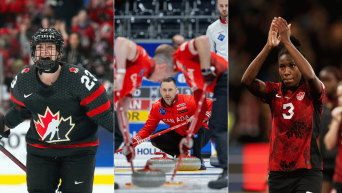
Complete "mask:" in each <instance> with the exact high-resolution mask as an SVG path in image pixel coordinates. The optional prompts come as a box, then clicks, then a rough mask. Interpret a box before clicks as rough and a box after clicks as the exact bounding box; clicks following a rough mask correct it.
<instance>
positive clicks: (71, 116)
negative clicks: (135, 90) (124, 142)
mask: <svg viewBox="0 0 342 193" xmlns="http://www.w3.org/2000/svg"><path fill="white" fill-rule="evenodd" d="M63 45H64V40H63V38H62V36H61V35H60V33H58V32H57V31H56V30H55V29H54V28H51V29H39V30H38V31H37V32H36V33H35V34H34V35H33V36H32V39H31V58H32V60H33V61H34V65H33V66H30V67H27V68H25V69H23V70H22V71H21V72H20V73H19V74H18V75H17V76H16V77H15V78H14V80H13V82H12V84H11V88H10V93H11V98H12V102H13V105H14V106H13V107H12V108H11V109H10V110H9V112H8V113H7V114H6V115H5V116H1V117H0V135H1V136H3V137H8V135H9V134H10V130H9V129H8V128H14V127H16V126H17V125H19V124H20V123H21V122H23V121H24V120H26V119H28V118H31V124H30V128H29V130H28V132H27V134H26V142H27V145H26V147H27V162H26V167H27V176H26V180H27V190H28V192H29V193H36V192H37V193H38V192H55V190H56V189H57V187H58V184H59V181H60V180H61V181H62V182H61V185H60V186H59V190H58V191H61V192H92V189H93V180H94V170H95V155H96V151H97V147H98V145H99V140H98V136H97V128H98V125H101V126H102V127H104V128H105V129H107V130H108V131H109V132H113V117H114V115H113V110H112V108H111V106H110V101H109V100H108V98H107V94H106V90H105V88H104V86H103V85H101V84H100V83H99V82H98V81H97V79H96V78H95V77H94V76H93V75H92V74H91V73H90V72H89V71H88V70H86V69H84V68H82V67H80V66H76V65H72V64H68V63H64V62H62V61H61V60H60V59H61V58H62V55H63Z"/></svg>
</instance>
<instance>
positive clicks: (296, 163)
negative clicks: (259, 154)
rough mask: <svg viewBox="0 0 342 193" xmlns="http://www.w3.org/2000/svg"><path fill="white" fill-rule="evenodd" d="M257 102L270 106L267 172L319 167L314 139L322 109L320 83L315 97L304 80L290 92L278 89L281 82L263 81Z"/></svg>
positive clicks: (319, 161) (320, 158) (317, 131)
mask: <svg viewBox="0 0 342 193" xmlns="http://www.w3.org/2000/svg"><path fill="white" fill-rule="evenodd" d="M265 84H266V95H265V96H264V98H261V101H263V102H266V103H268V104H269V105H270V108H271V111H272V131H271V137H270V157H269V163H268V170H269V171H284V172H289V171H294V170H296V169H299V168H307V169H312V168H316V169H322V157H321V154H320V152H319V149H318V145H317V138H318V135H319V125H320V119H321V113H322V108H323V96H324V91H325V89H324V85H323V84H321V85H322V93H321V95H320V97H319V98H318V99H314V98H313V97H312V95H311V92H310V90H309V87H308V85H307V83H303V84H302V85H301V86H300V87H299V88H297V90H295V91H294V92H293V91H291V90H288V91H287V93H286V94H285V96H283V94H282V92H281V83H280V82H279V83H270V82H266V83H265Z"/></svg>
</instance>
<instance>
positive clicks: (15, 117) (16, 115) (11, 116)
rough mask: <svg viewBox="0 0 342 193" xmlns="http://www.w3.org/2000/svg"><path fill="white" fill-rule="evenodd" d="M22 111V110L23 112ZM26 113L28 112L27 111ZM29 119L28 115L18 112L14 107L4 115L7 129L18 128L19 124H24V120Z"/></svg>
mask: <svg viewBox="0 0 342 193" xmlns="http://www.w3.org/2000/svg"><path fill="white" fill-rule="evenodd" d="M23 111H24V110H23ZM27 111H28V110H27ZM28 118H30V116H28V114H26V113H23V112H19V111H18V110H17V109H15V107H14V106H13V107H12V108H11V109H10V110H9V111H8V112H7V113H6V115H5V117H4V122H5V126H7V127H8V128H14V127H16V126H18V125H19V124H20V123H22V122H24V121H25V120H26V119H28Z"/></svg>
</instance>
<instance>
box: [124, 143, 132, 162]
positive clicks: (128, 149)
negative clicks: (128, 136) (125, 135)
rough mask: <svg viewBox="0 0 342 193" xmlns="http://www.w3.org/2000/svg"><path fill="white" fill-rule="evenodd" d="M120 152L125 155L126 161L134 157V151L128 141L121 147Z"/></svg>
mask: <svg viewBox="0 0 342 193" xmlns="http://www.w3.org/2000/svg"><path fill="white" fill-rule="evenodd" d="M122 153H123V154H124V155H125V156H126V159H127V161H128V162H131V161H133V159H134V157H135V151H134V147H133V145H132V143H130V144H129V146H128V147H127V146H126V144H125V145H124V146H123V148H122Z"/></svg>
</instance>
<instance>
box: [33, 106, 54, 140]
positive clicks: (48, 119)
mask: <svg viewBox="0 0 342 193" xmlns="http://www.w3.org/2000/svg"><path fill="white" fill-rule="evenodd" d="M38 117H39V120H38V121H37V122H36V121H34V124H35V125H36V129H37V132H38V134H39V135H40V137H41V138H44V135H45V133H46V131H47V129H48V127H49V124H50V123H52V122H55V121H58V122H59V112H57V113H56V114H53V113H52V112H51V110H50V108H49V107H47V109H46V111H45V115H44V116H42V115H40V114H38ZM53 120H54V121H53ZM43 140H44V139H43Z"/></svg>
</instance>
